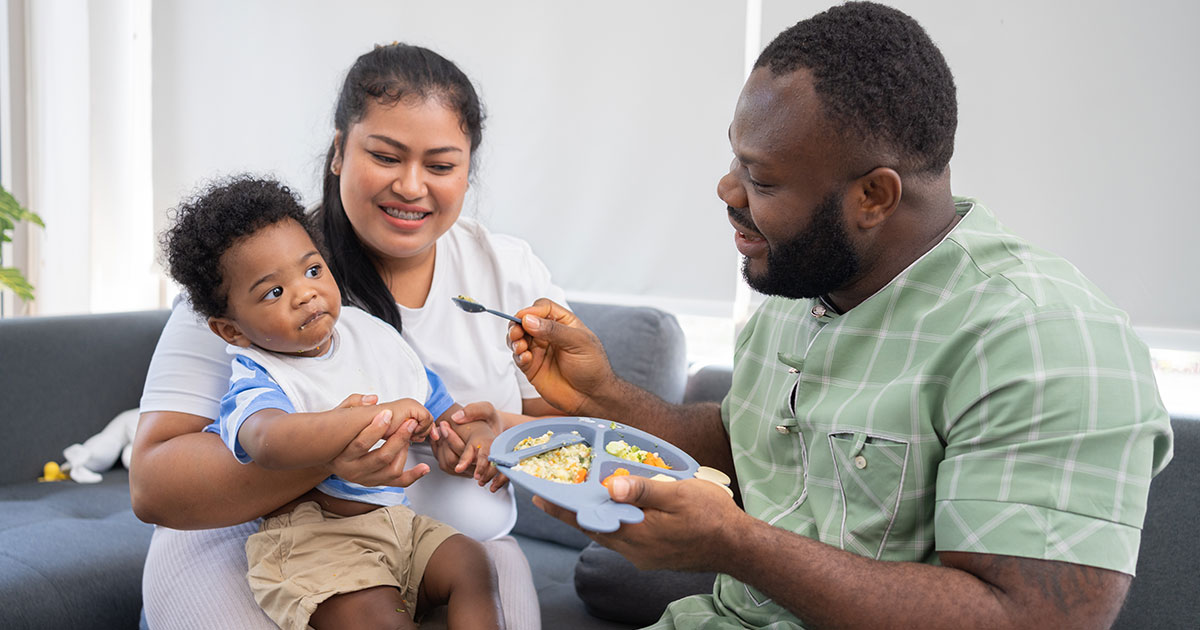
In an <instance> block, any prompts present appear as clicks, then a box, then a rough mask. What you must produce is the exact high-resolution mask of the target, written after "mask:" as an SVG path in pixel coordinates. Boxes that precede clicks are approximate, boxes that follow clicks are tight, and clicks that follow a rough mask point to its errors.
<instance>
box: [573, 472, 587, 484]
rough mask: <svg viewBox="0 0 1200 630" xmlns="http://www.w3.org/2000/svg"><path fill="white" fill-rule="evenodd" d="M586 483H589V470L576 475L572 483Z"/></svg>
mask: <svg viewBox="0 0 1200 630" xmlns="http://www.w3.org/2000/svg"><path fill="white" fill-rule="evenodd" d="M585 481H587V470H586V469H584V470H580V471H579V472H577V473H575V480H574V481H573V482H572V483H583V482H585Z"/></svg>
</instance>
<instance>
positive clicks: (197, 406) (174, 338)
mask: <svg viewBox="0 0 1200 630" xmlns="http://www.w3.org/2000/svg"><path fill="white" fill-rule="evenodd" d="M225 346H226V344H225V341H224V340H223V339H221V338H220V337H218V336H217V335H215V334H213V332H212V331H211V330H209V328H208V325H207V324H206V323H205V322H204V321H203V320H202V319H201V318H200V317H199V316H198V315H196V313H195V312H194V311H192V309H191V308H190V307H189V306H188V304H187V301H186V300H182V299H179V300H177V301H176V303H175V306H174V308H173V309H172V311H171V316H170V318H168V319H167V324H166V326H165V327H164V328H163V332H162V334H161V335H160V336H159V338H158V345H157V346H156V347H155V348H154V355H153V356H152V357H151V359H150V367H149V369H148V370H147V372H146V383H145V385H144V386H143V389H142V400H141V404H140V407H141V411H143V412H147V411H175V412H181V413H189V414H193V415H196V416H200V417H202V418H209V419H215V418H216V417H217V414H218V413H219V407H220V403H221V396H222V395H224V394H225V391H226V390H228V389H229V355H228V354H226V353H225Z"/></svg>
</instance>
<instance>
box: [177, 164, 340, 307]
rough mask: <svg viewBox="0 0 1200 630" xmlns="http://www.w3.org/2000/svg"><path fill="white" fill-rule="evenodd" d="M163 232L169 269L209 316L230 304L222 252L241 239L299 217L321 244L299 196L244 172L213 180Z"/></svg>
mask: <svg viewBox="0 0 1200 630" xmlns="http://www.w3.org/2000/svg"><path fill="white" fill-rule="evenodd" d="M170 214H171V215H173V218H174V224H173V225H172V227H171V228H170V229H168V230H167V231H165V232H163V235H162V246H163V252H164V253H165V255H166V262H167V271H168V273H169V274H170V275H171V277H172V278H174V279H175V281H176V282H178V283H179V284H180V286H182V287H183V288H184V290H185V291H186V292H187V296H188V300H189V301H190V302H191V303H192V308H194V309H195V310H196V312H197V313H199V314H200V315H202V316H204V317H221V316H223V315H224V314H225V310H226V308H228V306H229V300H228V294H227V290H226V287H225V278H224V277H223V276H222V274H221V256H222V255H224V253H225V252H226V251H227V250H228V249H229V248H230V247H231V246H233V244H234V243H235V242H237V241H238V239H241V238H244V237H247V236H249V235H251V234H254V233H255V232H257V231H259V230H261V229H262V228H265V227H267V226H270V225H274V224H276V223H278V222H280V221H284V220H287V219H294V220H295V221H296V222H297V223H299V224H300V225H302V226H304V229H305V231H307V232H308V235H309V236H310V237H311V238H312V239H313V242H314V243H318V244H319V243H320V241H319V240H318V238H317V234H316V233H315V230H314V229H313V227H312V225H311V224H310V222H309V219H308V216H307V215H306V214H305V212H304V208H303V206H301V205H300V200H299V199H298V198H297V196H296V194H295V193H293V192H292V191H291V189H289V188H288V187H287V186H284V185H283V184H281V183H279V182H278V181H275V180H273V179H260V178H255V177H252V176H248V175H240V176H235V177H231V178H228V179H223V180H218V181H216V182H213V183H210V184H208V185H207V186H205V187H203V188H202V189H200V190H199V191H198V192H195V193H193V194H192V195H191V196H190V197H188V198H185V199H184V200H183V201H182V202H181V203H180V204H179V205H178V206H176V207H175V208H174V209H173V210H172V211H171V213H170Z"/></svg>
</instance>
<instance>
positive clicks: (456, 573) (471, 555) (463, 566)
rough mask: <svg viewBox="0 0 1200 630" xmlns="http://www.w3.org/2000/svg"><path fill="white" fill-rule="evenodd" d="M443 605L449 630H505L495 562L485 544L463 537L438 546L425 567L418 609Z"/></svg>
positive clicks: (458, 535)
mask: <svg viewBox="0 0 1200 630" xmlns="http://www.w3.org/2000/svg"><path fill="white" fill-rule="evenodd" d="M440 604H446V608H447V610H446V627H447V628H451V629H454V628H501V629H502V628H504V615H503V614H502V613H501V610H500V594H499V591H498V589H497V587H496V574H495V572H494V571H493V569H492V563H491V562H489V561H488V557H487V552H486V551H484V549H483V545H481V544H479V543H478V542H477V541H475V540H473V539H471V538H468V537H466V536H463V535H462V534H455V535H453V536H451V537H449V538H447V539H446V541H445V542H443V543H442V544H441V545H438V548H437V550H436V551H434V552H433V555H431V556H430V557H429V564H427V565H426V566H425V575H424V577H423V578H422V579H421V588H420V589H419V591H418V600H417V606H418V607H419V608H420V609H421V610H425V609H426V608H427V607H428V606H437V605H440Z"/></svg>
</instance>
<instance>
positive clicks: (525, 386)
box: [497, 237, 570, 398]
mask: <svg viewBox="0 0 1200 630" xmlns="http://www.w3.org/2000/svg"><path fill="white" fill-rule="evenodd" d="M502 238H504V237H502ZM507 238H508V239H511V243H510V245H512V246H511V247H508V248H505V249H506V250H507V253H508V254H509V255H508V256H506V257H505V258H507V260H501V264H502V265H503V266H504V269H503V270H502V272H503V275H504V280H505V282H504V301H505V304H504V310H505V312H508V313H515V312H517V311H519V310H521V309H523V308H525V307H527V306H529V305H531V304H533V302H534V301H535V300H537V299H538V298H542V297H544V298H549V299H550V300H553V301H555V302H557V303H559V304H562V305H563V306H566V307H568V308H570V305H568V304H567V294H566V292H565V291H563V290H562V287H560V286H558V285H557V284H554V281H553V280H551V278H550V270H549V269H548V268H547V267H546V263H544V262H542V259H540V258H538V257H537V255H536V254H534V253H533V248H531V247H530V246H529V243H526V242H525V241H523V240H521V239H517V238H514V237H507ZM497 249H499V248H497ZM515 372H516V375H517V383H518V386H519V387H520V389H521V398H541V394H539V393H538V392H537V390H536V389H534V387H533V385H530V384H529V379H527V378H525V375H524V374H523V373H521V371H520V370H515Z"/></svg>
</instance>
